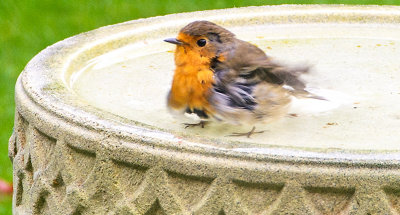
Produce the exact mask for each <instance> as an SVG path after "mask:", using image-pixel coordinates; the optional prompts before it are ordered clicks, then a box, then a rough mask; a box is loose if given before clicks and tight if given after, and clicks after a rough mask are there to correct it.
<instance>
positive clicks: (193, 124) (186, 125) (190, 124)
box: [183, 121, 207, 129]
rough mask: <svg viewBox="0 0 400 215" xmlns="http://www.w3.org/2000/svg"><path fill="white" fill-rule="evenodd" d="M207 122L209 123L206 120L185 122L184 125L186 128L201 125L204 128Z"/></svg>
mask: <svg viewBox="0 0 400 215" xmlns="http://www.w3.org/2000/svg"><path fill="white" fill-rule="evenodd" d="M206 124H207V123H206V121H200V122H199V123H183V125H184V126H185V129H186V128H189V127H191V128H193V127H197V126H201V128H204V126H205V125H206Z"/></svg>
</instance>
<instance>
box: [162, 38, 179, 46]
mask: <svg viewBox="0 0 400 215" xmlns="http://www.w3.org/2000/svg"><path fill="white" fill-rule="evenodd" d="M164 41H165V42H167V43H172V44H175V45H182V44H183V42H182V41H180V40H178V39H176V38H168V39H165V40H164Z"/></svg>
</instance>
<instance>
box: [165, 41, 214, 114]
mask: <svg viewBox="0 0 400 215" xmlns="http://www.w3.org/2000/svg"><path fill="white" fill-rule="evenodd" d="M175 63H176V69H175V73H174V78H173V81H172V87H171V92H170V96H169V100H168V104H169V106H170V107H172V108H175V109H181V108H186V107H188V108H190V109H194V108H196V109H199V110H205V111H206V112H208V113H209V112H211V107H210V104H209V102H208V98H209V95H210V89H211V87H212V83H213V82H214V79H213V75H214V73H213V71H212V70H210V60H209V59H207V58H205V57H202V56H199V55H198V54H197V53H195V52H194V51H191V50H190V49H185V48H184V47H178V48H177V50H176V52H175Z"/></svg>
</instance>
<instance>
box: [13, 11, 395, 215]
mask: <svg viewBox="0 0 400 215" xmlns="http://www.w3.org/2000/svg"><path fill="white" fill-rule="evenodd" d="M198 19H208V20H211V21H215V22H217V23H219V24H222V25H224V26H227V27H228V26H241V25H256V24H257V23H262V22H270V23H292V22H301V23H328V22H329V23H350V24H351V23H371V24H379V23H389V24H393V25H396V26H400V8H398V7H377V6H368V7H347V6H276V7H249V8H238V9H229V10H222V11H206V12H195V13H185V14H175V15H169V16H165V17H155V18H150V19H142V20H137V21H131V22H126V23H122V24H118V25H113V26H107V27H104V28H100V29H97V30H94V31H91V32H88V33H84V34H80V35H77V36H75V37H72V38H69V39H66V40H64V41H61V42H59V43H56V44H55V45H53V46H51V47H49V48H47V49H45V50H43V51H42V52H41V53H39V54H38V55H37V56H36V57H35V58H33V59H32V60H31V61H30V62H29V64H28V65H27V67H26V68H25V70H24V72H23V73H22V74H21V76H20V77H19V79H18V82H17V85H16V105H17V107H16V114H15V129H14V133H13V135H12V136H11V138H10V142H9V156H10V159H11V160H12V161H13V165H14V196H13V198H14V199H13V213H14V214H74V215H77V214H360V215H361V214H363V215H364V214H398V213H399V212H400V170H399V168H400V154H399V152H398V151H367V152H366V151H357V150H352V151H346V150H344V151H342V150H335V149H326V150H323V151H321V150H319V151H312V150H311V151H308V150H307V149H297V148H276V147H275V148H274V147H272V146H271V150H270V151H269V152H268V153H263V154H260V153H255V152H252V151H247V152H244V151H233V150H230V149H229V146H227V147H207V145H204V144H202V141H203V142H207V141H213V140H210V139H205V138H203V139H202V140H201V141H200V140H199V139H193V138H191V137H190V135H186V136H182V137H180V136H177V135H175V134H172V133H169V132H168V131H164V130H157V129H156V128H153V127H151V126H146V125H143V124H142V123H140V122H134V121H130V120H127V119H124V118H122V117H117V116H115V115H112V114H109V113H106V112H102V111H101V110H98V109H96V108H94V107H92V106H90V105H88V104H87V103H85V102H84V101H81V100H80V99H79V98H78V96H77V95H76V94H75V93H74V92H73V91H71V89H70V87H69V84H68V81H69V80H70V79H71V77H72V76H73V74H74V72H76V71H79V69H80V68H81V67H82V66H83V65H84V64H85V62H87V61H88V60H90V59H92V58H94V57H96V56H99V55H101V54H103V53H106V52H108V51H110V50H113V49H116V48H119V47H123V46H125V45H126V44H130V43H133V42H135V41H138V40H144V39H154V38H159V37H164V36H166V35H174V34H175V33H176V32H177V31H178V30H179V28H180V27H181V26H183V25H185V24H187V23H188V22H190V21H193V20H198ZM393 135H398V134H393ZM399 139H400V138H399ZM221 145H224V144H223V143H221ZM224 146H226V144H225V145H224Z"/></svg>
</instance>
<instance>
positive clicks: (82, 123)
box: [16, 5, 400, 167]
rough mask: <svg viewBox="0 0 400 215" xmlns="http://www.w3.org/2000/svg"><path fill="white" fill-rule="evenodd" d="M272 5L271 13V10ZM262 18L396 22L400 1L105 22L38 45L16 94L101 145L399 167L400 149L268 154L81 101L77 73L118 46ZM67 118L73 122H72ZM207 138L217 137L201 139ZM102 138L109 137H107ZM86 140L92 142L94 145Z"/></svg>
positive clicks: (281, 149)
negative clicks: (180, 133)
mask: <svg viewBox="0 0 400 215" xmlns="http://www.w3.org/2000/svg"><path fill="white" fill-rule="evenodd" d="M282 11H284V12H282ZM266 12H267V13H268V14H265V13H266ZM226 14H228V15H226ZM262 17H264V18H265V17H268V18H269V19H270V20H271V21H273V22H274V23H276V24H280V23H290V22H291V21H290V19H301V20H302V21H303V22H304V23H308V24H309V23H324V22H333V23H336V22H337V23H358V24H366V23H368V24H380V23H385V24H397V25H398V24H399V23H398V21H396V17H397V18H400V10H399V7H396V6H340V5H330V6H327V5H282V6H263V7H246V8H234V9H224V10H211V11H200V12H191V13H181V14H172V15H166V16H162V17H153V18H148V19H139V20H134V21H129V22H125V23H121V24H116V25H112V26H106V27H102V28H99V29H96V30H93V31H90V32H86V33H82V34H79V35H77V36H74V37H71V38H68V39H65V40H63V41H61V42H58V43H56V44H54V45H52V46H50V47H48V48H46V49H45V50H43V51H42V52H40V53H39V54H38V55H37V56H35V57H34V58H33V59H32V60H31V61H30V62H29V64H28V65H27V66H26V68H25V70H24V72H23V74H22V75H21V76H20V77H19V79H18V83H17V86H16V95H17V97H19V98H20V99H19V100H20V101H24V102H25V103H26V104H25V105H28V102H30V101H29V100H31V102H34V103H35V105H36V106H39V107H40V108H38V109H37V110H32V111H33V112H35V111H36V112H37V113H38V112H40V111H45V112H47V113H50V115H52V117H51V119H50V118H49V121H48V123H50V124H52V125H53V126H54V127H64V128H65V129H66V130H69V131H70V132H71V133H74V134H76V135H77V136H78V135H79V129H85V130H88V131H90V134H91V135H90V136H85V137H84V138H87V139H90V140H92V142H93V144H98V143H96V141H98V140H104V139H105V137H108V138H117V139H119V140H120V141H119V142H120V146H123V147H153V148H156V149H160V150H164V151H171V150H172V151H180V152H187V153H189V154H197V155H203V156H207V157H208V156H213V157H234V158H240V159H244V160H258V161H263V160H268V161H274V162H293V161H295V162H299V163H314V162H317V163H320V164H321V163H325V164H328V165H329V164H342V165H362V166H381V165H384V166H386V167H387V166H391V165H394V166H398V165H399V164H400V152H399V151H368V150H367V151H363V150H361V151H360V150H342V149H321V150H320V149H314V148H311V149H310V148H291V147H282V146H279V147H276V146H271V147H268V148H267V150H265V149H264V151H263V152H262V153H257V148H254V149H252V150H248V151H235V150H231V149H229V148H223V147H214V146H209V145H206V144H201V143H197V142H196V139H195V138H191V137H190V135H186V136H185V137H184V138H178V137H176V136H175V135H173V134H171V133H169V132H168V131H164V130H159V129H156V128H153V127H151V126H147V125H143V124H142V123H140V122H134V121H131V120H128V119H125V118H122V117H119V116H116V115H113V114H111V113H107V112H104V111H101V110H99V109H97V108H95V107H93V106H90V105H89V104H87V103H85V102H84V101H82V100H81V99H80V98H79V96H78V95H77V94H76V93H75V92H74V91H73V90H72V89H71V87H70V80H71V78H72V77H73V76H72V75H73V74H74V72H75V71H78V70H79V68H80V67H81V66H82V64H83V63H84V62H86V61H87V60H90V59H92V58H94V57H96V56H99V55H102V54H104V53H106V52H107V51H110V50H112V49H116V48H120V47H123V46H125V45H127V44H130V43H133V42H135V41H139V40H142V39H146V40H152V39H156V38H159V37H160V35H165V36H166V37H165V38H167V35H169V36H173V35H175V34H176V32H178V30H179V29H180V27H182V26H183V25H185V24H187V23H189V22H191V21H194V20H199V19H207V20H210V21H217V22H218V21H219V22H223V23H224V26H226V27H229V26H233V25H241V24H244V23H246V24H250V25H251V24H255V23H257V22H258V19H261V18H262ZM397 20H398V19H397ZM122 38H124V39H122ZM21 98H28V99H21ZM67 124H68V125H70V124H74V125H75V126H72V127H68V126H67ZM50 133H51V132H50ZM55 135H62V134H55ZM202 141H208V142H213V141H216V140H213V139H203V140H202ZM127 142H129V144H131V145H129V144H127ZM101 144H107V141H106V143H101ZM87 147H88V148H90V145H87Z"/></svg>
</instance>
